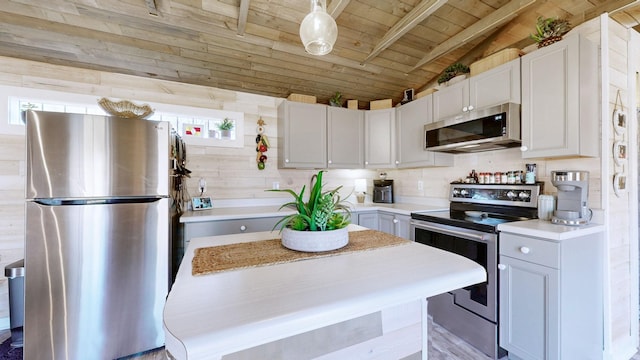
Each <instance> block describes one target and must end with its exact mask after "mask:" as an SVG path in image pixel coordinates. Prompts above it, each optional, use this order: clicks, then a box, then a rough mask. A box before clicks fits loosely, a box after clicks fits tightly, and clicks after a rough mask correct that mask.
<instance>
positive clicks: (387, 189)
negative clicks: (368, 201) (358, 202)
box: [373, 179, 393, 204]
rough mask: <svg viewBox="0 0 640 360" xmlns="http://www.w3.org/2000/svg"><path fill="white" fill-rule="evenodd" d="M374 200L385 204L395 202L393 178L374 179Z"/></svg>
mask: <svg viewBox="0 0 640 360" xmlns="http://www.w3.org/2000/svg"><path fill="white" fill-rule="evenodd" d="M373 202H374V203H385V204H392V203H393V180H391V179H380V180H373Z"/></svg>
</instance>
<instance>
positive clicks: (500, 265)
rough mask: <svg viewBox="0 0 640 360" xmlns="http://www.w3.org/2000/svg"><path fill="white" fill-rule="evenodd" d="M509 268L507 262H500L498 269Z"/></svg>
mask: <svg viewBox="0 0 640 360" xmlns="http://www.w3.org/2000/svg"><path fill="white" fill-rule="evenodd" d="M506 268H507V265H505V264H498V270H504V269H506Z"/></svg>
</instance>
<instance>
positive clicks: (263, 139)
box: [256, 118, 269, 170]
mask: <svg viewBox="0 0 640 360" xmlns="http://www.w3.org/2000/svg"><path fill="white" fill-rule="evenodd" d="M266 125H267V124H266V123H265V122H264V120H262V118H260V119H259V120H258V126H257V127H256V132H257V133H258V135H257V136H256V152H257V153H258V154H257V155H256V163H257V164H258V170H264V168H265V163H266V162H267V155H265V154H264V153H266V152H267V150H269V139H268V138H267V135H266V134H265V126H266Z"/></svg>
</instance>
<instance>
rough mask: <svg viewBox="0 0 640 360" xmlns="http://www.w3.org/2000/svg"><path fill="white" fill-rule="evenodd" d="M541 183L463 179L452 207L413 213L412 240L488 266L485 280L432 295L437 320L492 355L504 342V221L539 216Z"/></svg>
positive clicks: (456, 187) (431, 308)
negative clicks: (501, 320) (500, 336)
mask: <svg viewBox="0 0 640 360" xmlns="http://www.w3.org/2000/svg"><path fill="white" fill-rule="evenodd" d="M542 186H543V183H536V184H513V185H511V184H508V185H507V184H457V183H453V184H451V186H450V190H449V200H450V205H449V211H439V212H424V213H421V212H416V213H412V214H411V219H412V220H411V236H412V240H414V241H416V242H419V243H422V244H425V245H429V246H433V247H437V248H440V249H443V250H446V251H451V252H454V253H457V254H459V255H462V256H465V257H467V258H469V259H471V260H474V261H475V262H477V263H478V264H480V265H482V266H483V267H484V268H485V269H486V270H487V281H486V282H484V283H480V284H476V285H473V286H469V287H466V288H463V289H458V290H455V291H452V292H449V293H445V294H442V295H438V296H434V297H432V298H429V314H430V315H431V316H432V317H433V321H434V322H436V323H437V324H439V325H441V326H443V327H444V328H446V329H448V330H449V331H451V332H452V333H453V334H456V335H457V336H459V337H460V338H462V339H464V340H465V341H467V342H468V343H470V344H471V345H473V346H474V347H476V348H477V349H479V350H481V351H482V352H484V353H485V354H487V355H488V356H490V357H492V358H494V359H498V358H500V357H502V356H504V355H506V352H505V351H504V350H503V349H502V348H500V346H498V242H499V241H500V239H499V234H498V231H497V226H498V224H501V223H505V222H510V221H519V220H528V219H535V218H537V204H538V195H539V194H541V192H542Z"/></svg>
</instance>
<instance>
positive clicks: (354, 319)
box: [164, 225, 486, 360]
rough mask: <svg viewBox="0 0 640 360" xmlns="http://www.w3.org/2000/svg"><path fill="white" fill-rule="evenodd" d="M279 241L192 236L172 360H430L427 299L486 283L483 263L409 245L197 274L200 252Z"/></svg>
mask: <svg viewBox="0 0 640 360" xmlns="http://www.w3.org/2000/svg"><path fill="white" fill-rule="evenodd" d="M349 230H350V231H361V230H366V229H365V228H362V227H360V226H357V225H350V228H349ZM274 235H275V236H278V233H277V232H257V233H245V234H236V235H224V236H212V237H203V238H194V239H192V241H191V242H190V244H189V247H188V249H187V251H186V254H185V257H184V259H183V261H182V264H181V266H180V269H179V271H178V275H177V277H176V281H175V283H174V285H173V287H172V289H171V292H170V293H169V296H168V298H167V302H166V305H165V309H164V328H165V336H166V345H165V348H166V351H167V353H168V355H169V356H170V358H175V359H180V360H182V359H189V360H192V359H255V358H256V356H258V357H259V358H270V359H304V358H323V359H344V358H355V357H356V356H358V358H362V359H365V358H370V359H373V358H385V359H394V358H397V359H400V358H404V357H407V356H411V355H413V356H417V357H418V358H420V352H421V351H422V350H423V349H425V351H422V355H421V358H422V359H426V358H427V351H426V349H427V311H426V298H427V297H430V296H433V295H436V294H440V293H444V292H447V291H450V290H453V289H457V288H461V287H465V286H468V285H471V284H475V283H478V282H482V281H485V280H486V273H485V271H484V269H483V268H482V267H481V266H480V265H478V264H476V263H475V262H472V261H470V260H468V259H466V258H463V257H461V256H458V255H455V254H453V253H449V252H444V251H441V250H438V249H435V248H431V247H428V246H425V245H421V244H417V243H413V242H410V241H406V243H402V244H400V245H395V246H386V247H379V248H375V249H371V250H366V251H360V252H350V253H344V254H337V255H334V256H327V257H319V258H312V259H307V260H301V261H294V262H286V263H280V264H275V265H267V266H261V267H251V268H243V269H236V270H231V271H225V272H218V273H214V274H207V275H198V276H194V275H192V260H193V257H194V254H195V250H196V249H197V248H202V247H211V246H219V245H225V244H235V243H242V242H254V241H260V240H266V239H273V238H274ZM384 236H391V235H386V234H385V235H384Z"/></svg>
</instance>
